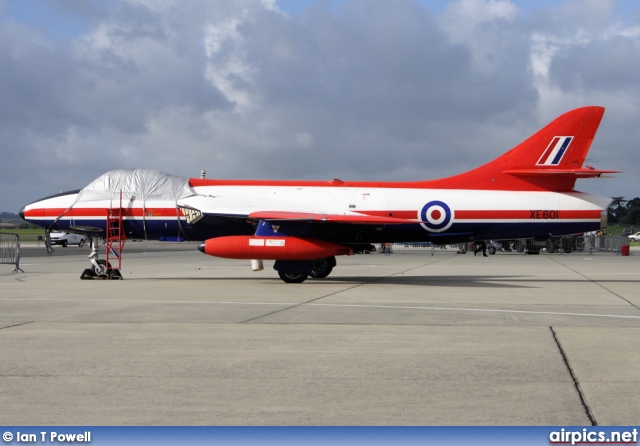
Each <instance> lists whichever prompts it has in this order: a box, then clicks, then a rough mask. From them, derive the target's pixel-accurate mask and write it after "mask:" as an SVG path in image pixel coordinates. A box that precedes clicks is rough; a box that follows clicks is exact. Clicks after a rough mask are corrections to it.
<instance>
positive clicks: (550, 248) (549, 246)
mask: <svg viewBox="0 0 640 446" xmlns="http://www.w3.org/2000/svg"><path fill="white" fill-rule="evenodd" d="M546 248H547V252H548V253H549V254H553V253H554V252H556V244H555V243H553V242H551V241H549V242H547V246H546Z"/></svg>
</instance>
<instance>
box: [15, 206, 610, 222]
mask: <svg viewBox="0 0 640 446" xmlns="http://www.w3.org/2000/svg"><path fill="white" fill-rule="evenodd" d="M65 210H66V209H62V208H57V209H43V208H40V209H29V210H28V211H26V212H25V217H26V218H47V217H48V218H51V217H58V216H59V215H61V214H62V213H63V212H65ZM453 212H454V213H455V220H456V221H461V220H567V219H569V220H596V219H599V218H600V216H601V214H600V211H599V210H541V209H540V210H537V209H531V210H455V209H454V211H453ZM358 213H360V214H363V215H370V216H372V217H392V218H402V219H416V218H417V213H418V211H417V210H401V211H394V210H384V211H374V210H358ZM176 214H178V215H179V216H180V217H183V216H184V214H183V213H182V211H180V210H177V211H176V208H146V209H144V211H143V209H141V208H125V209H124V217H142V216H143V215H144V216H145V217H146V218H158V217H176ZM106 216H107V212H106V209H103V208H72V209H69V210H68V211H67V212H66V213H65V214H64V217H63V218H65V219H68V218H87V217H91V218H98V219H102V218H105V219H106Z"/></svg>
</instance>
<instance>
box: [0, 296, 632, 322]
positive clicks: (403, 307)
mask: <svg viewBox="0 0 640 446" xmlns="http://www.w3.org/2000/svg"><path fill="white" fill-rule="evenodd" d="M0 301H5V302H26V301H33V302H80V303H129V304H140V303H146V304H178V305H185V304H194V305H261V306H262V305H276V306H291V305H295V306H296V307H332V308H377V309H383V310H420V311H468V312H476V313H502V314H533V315H548V316H578V317H604V318H614V319H639V320H640V316H631V315H620V314H593V313H567V312H554V311H529V310H497V309H487V308H455V307H419V306H407V305H363V304H320V303H308V304H305V303H302V304H301V303H300V302H252V301H240V302H225V301H222V302H206V301H195V300H187V301H184V300H136V299H130V300H125V299H109V300H105V299H33V298H26V299H23V298H19V297H17V298H4V299H0Z"/></svg>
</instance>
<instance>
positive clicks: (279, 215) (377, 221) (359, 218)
mask: <svg viewBox="0 0 640 446" xmlns="http://www.w3.org/2000/svg"><path fill="white" fill-rule="evenodd" d="M249 218H250V219H254V220H266V221H280V222H283V221H309V222H328V223H347V224H348V223H351V224H364V225H399V224H415V223H421V221H420V220H418V219H408V218H395V217H384V216H377V215H366V214H357V213H351V214H323V213H313V212H286V211H259V212H252V213H250V214H249Z"/></svg>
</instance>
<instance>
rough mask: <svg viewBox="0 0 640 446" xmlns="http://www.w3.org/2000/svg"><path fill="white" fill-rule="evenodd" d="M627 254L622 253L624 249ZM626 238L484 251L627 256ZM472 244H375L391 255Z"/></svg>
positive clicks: (497, 243)
mask: <svg viewBox="0 0 640 446" xmlns="http://www.w3.org/2000/svg"><path fill="white" fill-rule="evenodd" d="M625 246H626V247H627V248H626V252H625V248H624V247H625ZM628 246H629V237H626V236H564V237H552V238H551V239H549V240H545V241H536V240H534V239H506V240H490V241H487V252H488V253H489V254H495V253H500V252H516V253H521V254H525V255H526V254H533V253H539V252H545V253H547V254H553V253H556V254H564V253H571V252H583V253H589V254H593V253H610V254H616V255H619V254H622V255H628ZM476 247H477V245H476V244H475V243H458V244H450V245H434V244H433V243H431V242H410V243H382V244H378V245H376V249H377V252H379V253H381V254H390V253H393V252H425V253H430V254H432V255H433V254H435V253H436V252H457V253H463V252H468V251H473V250H474V249H475V248H476Z"/></svg>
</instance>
